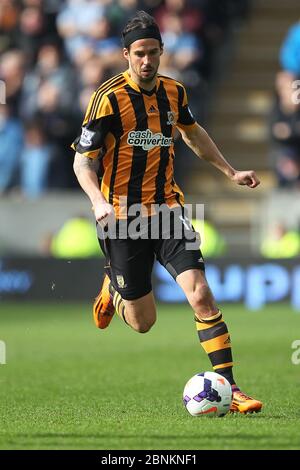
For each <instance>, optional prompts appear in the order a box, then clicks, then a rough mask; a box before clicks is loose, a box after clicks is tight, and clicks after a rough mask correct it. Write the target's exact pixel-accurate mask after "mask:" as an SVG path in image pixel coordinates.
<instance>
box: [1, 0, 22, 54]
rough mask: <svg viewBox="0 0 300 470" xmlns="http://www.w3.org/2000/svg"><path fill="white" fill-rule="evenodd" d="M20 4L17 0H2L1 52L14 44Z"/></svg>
mask: <svg viewBox="0 0 300 470" xmlns="http://www.w3.org/2000/svg"><path fill="white" fill-rule="evenodd" d="M19 14H20V5H19V4H18V2H17V1H16V0H1V7H0V54H1V53H3V52H4V51H5V50H7V49H9V48H11V47H13V46H14V41H15V38H16V27H17V24H18V19H19Z"/></svg>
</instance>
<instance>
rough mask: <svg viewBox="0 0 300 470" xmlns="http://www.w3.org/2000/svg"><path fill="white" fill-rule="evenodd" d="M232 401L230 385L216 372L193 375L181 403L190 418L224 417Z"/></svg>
mask: <svg viewBox="0 0 300 470" xmlns="http://www.w3.org/2000/svg"><path fill="white" fill-rule="evenodd" d="M231 400H232V390H231V385H230V383H229V382H228V380H227V379H225V378H224V377H223V376H222V375H220V374H217V373H216V372H202V373H201V374H196V375H194V376H193V377H192V378H191V379H190V380H189V381H188V382H187V383H186V385H185V387H184V390H183V403H184V406H185V407H186V409H187V411H188V412H189V413H190V414H191V415H192V416H201V415H205V416H224V415H226V413H227V412H228V411H229V408H230V405H231Z"/></svg>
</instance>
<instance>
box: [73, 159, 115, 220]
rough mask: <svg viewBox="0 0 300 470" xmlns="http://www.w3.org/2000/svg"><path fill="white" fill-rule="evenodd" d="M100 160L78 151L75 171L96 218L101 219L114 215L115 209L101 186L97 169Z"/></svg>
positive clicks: (74, 166)
mask: <svg viewBox="0 0 300 470" xmlns="http://www.w3.org/2000/svg"><path fill="white" fill-rule="evenodd" d="M98 166H99V162H98V160H96V159H94V158H89V157H86V156H85V155H82V154H81V153H79V152H76V154H75V158H74V165H73V168H74V173H75V175H76V177H77V180H78V182H79V184H80V186H81V187H82V189H83V191H84V192H85V193H86V194H87V195H88V197H89V199H90V201H91V203H92V205H93V211H94V214H95V218H96V220H97V221H100V220H102V219H104V218H106V217H109V216H111V215H113V213H114V210H113V207H112V205H111V204H109V203H108V202H107V201H106V199H105V197H104V196H103V194H102V192H101V191H100V188H99V182H98V176H97V170H98Z"/></svg>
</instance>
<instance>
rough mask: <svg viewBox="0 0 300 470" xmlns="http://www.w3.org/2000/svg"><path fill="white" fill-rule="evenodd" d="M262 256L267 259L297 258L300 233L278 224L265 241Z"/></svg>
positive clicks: (262, 246)
mask: <svg viewBox="0 0 300 470" xmlns="http://www.w3.org/2000/svg"><path fill="white" fill-rule="evenodd" d="M261 254H262V256H264V257H265V258H295V257H296V256H299V255H300V233H299V231H298V230H294V229H288V228H287V227H285V225H284V224H282V223H277V224H276V225H275V226H274V227H272V228H271V230H270V233H269V234H268V235H267V237H266V238H265V239H264V240H263V242H262V244H261Z"/></svg>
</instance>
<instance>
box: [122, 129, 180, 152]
mask: <svg viewBox="0 0 300 470" xmlns="http://www.w3.org/2000/svg"><path fill="white" fill-rule="evenodd" d="M172 143H173V138H172V137H165V136H164V135H163V134H162V133H161V132H157V133H156V134H153V132H152V131H151V130H150V129H147V130H145V131H131V132H129V134H128V138H127V144H129V145H132V146H133V147H142V149H143V150H151V149H153V148H154V147H170V145H172Z"/></svg>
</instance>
